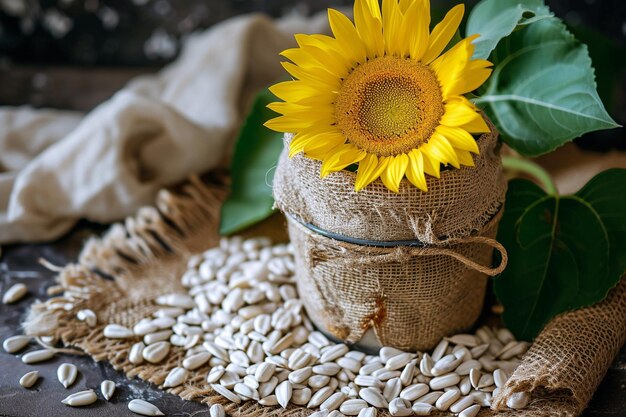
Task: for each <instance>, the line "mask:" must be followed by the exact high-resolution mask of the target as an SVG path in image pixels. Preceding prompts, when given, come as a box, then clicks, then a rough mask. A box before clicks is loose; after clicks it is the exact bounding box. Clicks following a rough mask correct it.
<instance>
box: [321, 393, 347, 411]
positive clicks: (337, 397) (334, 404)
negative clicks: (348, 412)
mask: <svg viewBox="0 0 626 417" xmlns="http://www.w3.org/2000/svg"><path fill="white" fill-rule="evenodd" d="M345 399H346V394H344V393H343V392H335V393H334V394H332V395H331V396H329V397H328V398H327V399H326V400H325V401H324V402H323V403H322V404H320V409H321V410H328V411H333V410H336V409H337V408H339V406H340V405H341V403H343V401H344V400H345Z"/></svg>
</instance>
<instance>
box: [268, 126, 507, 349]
mask: <svg viewBox="0 0 626 417" xmlns="http://www.w3.org/2000/svg"><path fill="white" fill-rule="evenodd" d="M290 140H291V136H290V135H286V137H285V150H284V151H283V154H282V155H281V158H280V160H279V163H278V167H277V168H276V174H275V176H274V188H273V189H274V198H275V200H276V206H277V207H278V208H279V209H280V210H281V211H283V212H284V213H286V214H287V215H288V219H289V236H290V238H291V241H292V242H293V244H294V247H295V258H296V264H297V266H298V268H297V273H296V277H297V283H298V289H299V290H300V294H302V298H303V300H304V305H305V307H306V310H307V313H308V314H309V316H310V317H311V319H312V320H313V322H314V323H315V324H316V325H317V326H318V327H320V328H321V329H323V330H324V331H325V332H326V333H328V334H330V335H332V336H334V337H335V338H337V339H341V340H344V341H346V342H348V343H356V342H359V341H360V340H361V339H362V337H363V336H364V334H365V333H366V331H367V330H368V329H370V328H372V329H373V330H374V333H375V336H376V339H377V340H378V342H379V345H385V346H394V347H397V348H400V349H405V350H406V349H408V350H414V349H419V350H424V349H430V348H432V347H433V346H434V345H435V344H436V343H437V342H438V341H439V340H441V338H442V337H443V336H446V335H449V334H452V333H455V332H459V331H462V330H466V329H468V328H469V327H471V326H472V325H473V324H474V322H475V321H476V319H477V318H478V316H479V314H480V312H481V310H482V306H483V299H484V294H485V287H486V284H487V279H488V275H491V276H493V275H496V274H498V273H500V272H502V270H503V269H504V267H505V265H506V259H507V258H506V251H505V249H504V248H503V247H502V245H500V244H499V243H498V242H497V241H495V237H496V233H497V230H498V222H499V220H500V218H501V216H502V210H501V209H502V207H503V206H504V198H505V193H506V181H505V179H504V176H503V174H502V165H501V159H500V156H499V143H498V141H497V133H496V131H495V129H494V130H492V132H491V133H490V134H485V135H482V136H481V137H480V138H479V140H478V144H479V147H480V155H478V156H476V157H475V163H476V166H475V167H474V168H467V167H464V168H462V169H450V170H444V171H442V173H441V178H440V179H436V178H430V177H429V178H428V179H427V184H428V192H423V191H421V190H419V189H417V188H416V187H414V186H413V185H411V184H410V183H409V182H408V180H406V179H404V180H403V181H402V183H401V186H400V192H399V193H394V192H392V191H390V190H388V189H387V188H386V187H385V186H384V185H383V183H382V181H380V179H379V180H376V181H375V182H374V183H372V184H371V185H370V186H368V187H366V188H365V189H364V190H362V191H360V192H355V191H354V181H355V177H356V174H355V173H353V172H349V171H341V172H336V173H333V174H331V175H329V176H328V177H326V178H324V179H320V177H319V172H320V166H321V163H320V162H319V161H314V160H312V159H309V158H306V157H304V156H302V155H297V156H295V157H293V158H289V156H288V154H287V150H286V149H288V146H289V141H290ZM305 225H312V226H314V227H316V228H319V229H323V230H325V231H329V232H332V233H334V234H338V235H342V236H345V237H347V238H359V239H365V240H374V241H383V242H389V241H401V240H415V239H417V240H419V242H421V244H422V247H415V248H411V247H408V246H396V247H391V248H382V247H373V246H360V245H357V244H352V243H346V242H345V241H341V239H342V238H341V237H336V236H335V237H336V239H331V238H328V237H324V236H322V235H320V234H318V233H316V232H314V231H312V230H310V228H309V227H305ZM494 248H495V249H497V250H498V251H499V252H500V253H501V254H502V256H501V263H500V265H499V266H498V267H496V268H491V267H490V266H491V260H492V254H493V249H494Z"/></svg>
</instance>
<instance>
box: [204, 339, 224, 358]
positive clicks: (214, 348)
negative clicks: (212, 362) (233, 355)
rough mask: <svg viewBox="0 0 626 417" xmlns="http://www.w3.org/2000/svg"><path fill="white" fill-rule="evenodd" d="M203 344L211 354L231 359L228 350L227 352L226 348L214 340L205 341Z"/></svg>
mask: <svg viewBox="0 0 626 417" xmlns="http://www.w3.org/2000/svg"><path fill="white" fill-rule="evenodd" d="M202 346H204V348H205V349H206V350H207V352H209V353H210V354H211V355H213V356H215V357H217V358H220V359H222V360H224V361H229V360H230V358H229V356H228V352H226V350H225V349H224V348H222V347H220V346H218V345H216V344H215V343H214V342H209V341H207V342H204V343H203V344H202Z"/></svg>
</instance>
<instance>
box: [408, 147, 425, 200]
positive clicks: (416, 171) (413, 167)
mask: <svg viewBox="0 0 626 417" xmlns="http://www.w3.org/2000/svg"><path fill="white" fill-rule="evenodd" d="M406 177H407V179H408V180H409V181H411V184H413V185H414V186H416V187H417V188H419V189H420V190H422V191H428V187H427V186H426V177H425V176H424V156H423V155H422V152H420V150H419V149H413V150H412V151H411V152H409V166H408V167H407V170H406Z"/></svg>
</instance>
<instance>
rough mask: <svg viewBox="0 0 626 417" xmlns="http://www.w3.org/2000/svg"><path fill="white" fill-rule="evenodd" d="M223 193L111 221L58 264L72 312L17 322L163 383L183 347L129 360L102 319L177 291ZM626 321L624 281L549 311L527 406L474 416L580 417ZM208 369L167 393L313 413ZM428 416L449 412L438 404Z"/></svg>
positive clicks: (301, 416)
mask: <svg viewBox="0 0 626 417" xmlns="http://www.w3.org/2000/svg"><path fill="white" fill-rule="evenodd" d="M225 194H226V188H225V186H224V185H223V184H222V183H221V182H220V181H217V182H211V183H208V184H207V183H206V182H200V181H199V180H197V179H192V180H191V182H188V183H186V184H184V185H183V186H181V187H179V188H178V189H176V190H169V191H162V192H161V193H160V194H159V197H158V200H157V202H156V205H155V207H149V208H145V209H142V210H140V211H139V213H138V214H137V215H136V216H134V217H131V218H128V219H127V220H126V222H125V223H124V224H123V225H121V224H119V225H115V226H113V227H112V228H111V229H110V231H109V232H108V233H107V234H106V235H105V236H104V237H103V238H101V239H95V238H94V239H92V240H90V241H89V242H87V244H86V246H85V248H84V250H83V252H82V254H81V257H80V260H79V262H78V263H77V264H72V265H68V266H66V267H65V268H63V270H62V271H61V272H60V274H59V278H58V281H59V285H58V286H57V287H55V288H53V289H54V290H60V291H61V292H62V293H63V297H65V298H68V299H69V298H70V297H74V298H75V301H74V310H72V311H65V310H63V309H61V310H53V311H48V310H47V308H46V306H47V304H46V302H41V303H38V304H35V305H33V307H32V310H31V312H30V315H29V317H28V319H27V321H26V322H25V323H24V326H25V330H26V332H27V333H29V334H32V335H54V336H55V337H56V338H57V339H58V340H59V341H61V342H62V343H63V344H64V345H65V346H67V347H75V348H80V349H82V350H83V351H84V352H86V353H87V354H88V355H90V356H91V357H92V358H94V360H97V361H105V362H108V363H110V364H111V365H112V366H113V367H114V368H115V369H118V370H121V371H122V372H124V373H125V374H126V375H127V376H128V377H138V378H141V379H143V380H146V381H150V382H152V383H154V384H155V385H158V386H160V385H161V384H162V383H163V381H164V380H165V377H166V375H167V374H168V373H169V371H170V370H171V369H172V368H174V367H175V366H177V365H178V364H179V361H180V359H181V358H182V357H183V353H184V351H183V349H182V348H179V347H176V346H172V351H171V353H170V356H169V357H168V360H167V361H166V362H163V363H161V364H159V365H153V364H148V363H146V364H142V365H133V364H131V363H130V362H128V358H127V351H128V349H129V348H130V345H131V344H132V342H129V341H125V340H119V339H107V338H104V337H103V335H102V330H103V328H104V325H105V324H107V323H109V322H111V323H119V324H123V325H127V326H130V325H133V324H135V323H136V322H137V321H139V320H140V319H142V318H144V317H146V316H147V315H149V314H150V313H151V312H153V311H155V310H156V309H157V308H158V307H157V306H156V305H155V304H154V301H153V297H154V296H156V295H160V294H164V293H167V292H171V291H180V290H182V287H181V285H180V275H181V273H182V272H183V271H184V270H185V269H186V265H187V259H188V257H189V256H190V255H191V254H192V253H197V252H201V251H203V250H206V249H207V248H209V247H211V246H213V245H214V244H216V242H217V240H218V235H217V220H218V216H219V208H220V205H221V201H222V200H223V198H224V197H225ZM93 271H99V273H95V272H93ZM82 308H90V309H92V310H93V311H95V312H96V314H97V316H98V325H97V326H96V327H94V328H90V327H89V326H87V324H86V323H84V322H82V321H79V320H77V319H76V317H75V316H76V311H78V310H79V309H82ZM625 321H626V281H623V282H622V284H621V285H620V286H618V287H617V288H615V289H614V290H613V291H612V292H611V295H610V296H609V298H608V299H607V300H606V301H604V302H603V303H601V304H598V305H597V306H593V307H589V308H584V309H581V310H578V311H575V312H571V313H566V314H563V315H561V316H559V317H557V318H555V319H554V320H552V321H551V322H550V324H549V325H548V326H547V327H546V329H545V330H544V331H543V332H542V333H541V334H540V336H539V337H538V339H537V342H536V343H535V344H534V345H533V347H532V349H531V350H530V351H529V353H528V356H527V357H526V358H525V359H524V360H523V361H522V364H521V366H520V368H519V369H518V371H517V372H516V373H515V375H514V377H513V378H514V379H513V380H515V381H523V383H524V385H523V388H521V389H531V388H534V391H533V401H532V403H531V405H530V406H529V408H528V409H526V410H523V411H518V412H514V411H510V410H504V411H502V412H495V411H491V410H488V409H483V410H482V411H481V412H480V414H479V416H481V417H483V416H502V417H509V416H511V417H514V416H519V417H539V416H542V417H543V416H567V417H573V416H576V415H578V414H579V413H580V410H581V409H582V408H584V406H585V405H586V403H587V401H588V398H589V395H590V393H592V392H593V391H595V389H596V387H597V382H598V381H599V379H600V378H601V377H602V375H604V373H605V372H606V370H607V369H608V366H609V362H610V360H611V359H612V358H613V357H614V356H615V354H616V353H617V351H618V350H619V348H620V346H621V345H622V344H623V343H624V337H625V335H626V322H625ZM566 358H567V359H566ZM208 370H209V367H208V365H205V366H203V367H201V368H199V369H197V370H195V371H192V372H191V377H190V379H189V380H188V381H187V382H186V383H185V384H184V385H182V386H180V387H176V388H170V389H168V390H167V391H169V392H171V393H174V394H177V395H179V396H181V397H182V398H185V399H188V400H194V401H200V402H203V403H206V404H214V403H221V404H224V405H225V408H226V411H227V413H228V415H229V416H232V417H305V416H308V415H310V414H311V413H312V411H311V410H307V409H304V408H302V407H295V406H290V407H289V408H288V409H287V410H282V409H280V408H277V407H262V406H259V405H257V404H255V403H253V402H245V403H242V404H241V405H235V404H231V403H228V402H227V401H225V400H224V399H223V398H222V397H220V396H218V395H216V393H215V392H214V391H212V390H211V389H210V388H209V386H208V385H207V383H206V375H207V373H208ZM511 387H512V386H511ZM555 389H557V391H556V392H555V391H554V390H555ZM513 390H514V389H513ZM508 392H509V389H507V390H503V392H502V394H501V396H500V397H499V398H498V400H500V404H502V403H503V401H504V402H505V401H506V395H508ZM378 415H379V416H384V417H387V416H389V414H388V413H379V414H378ZM433 416H451V414H448V413H440V412H438V413H433Z"/></svg>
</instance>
